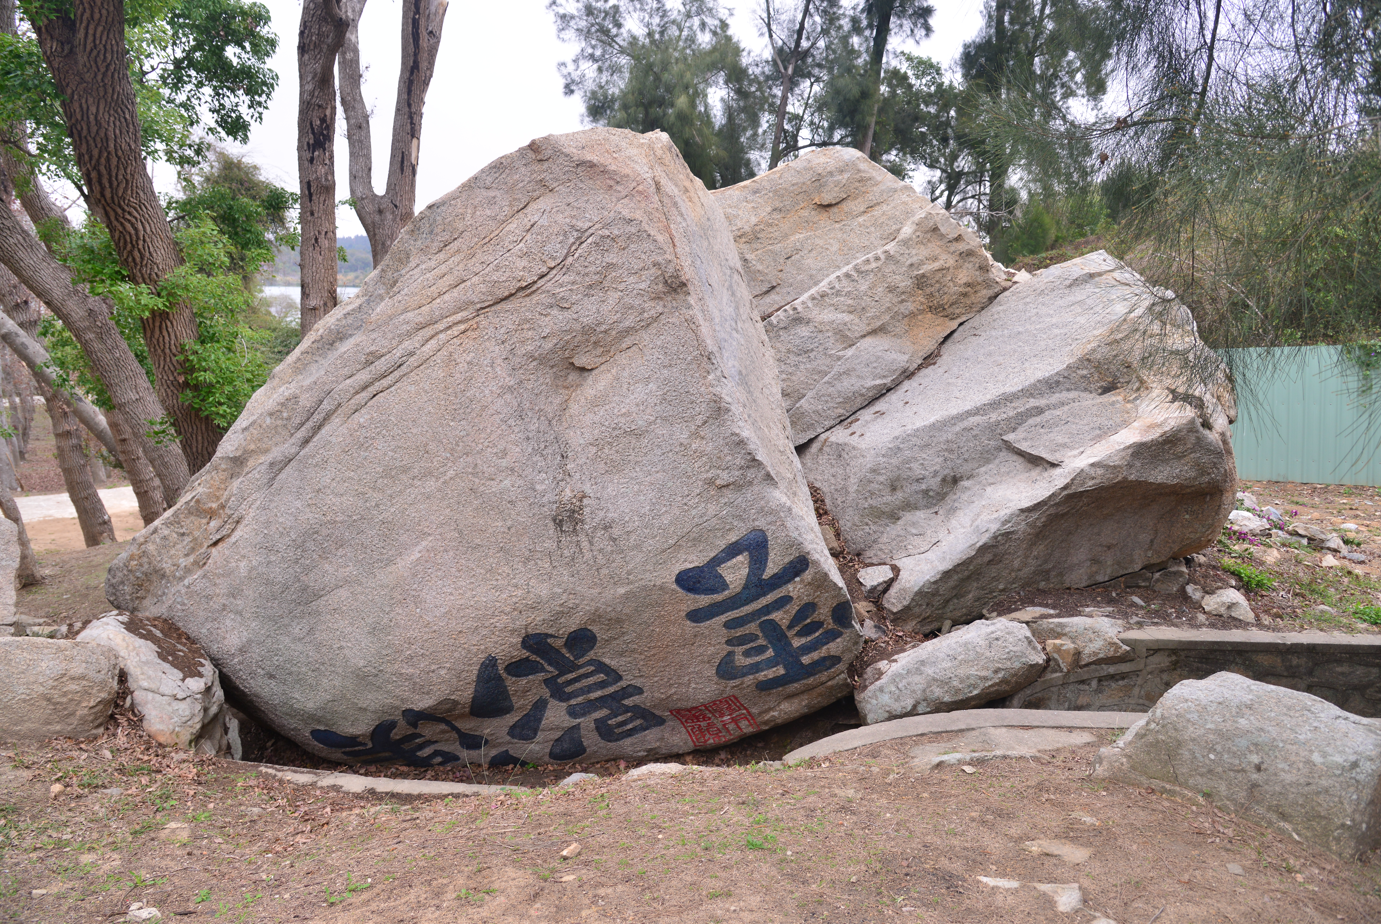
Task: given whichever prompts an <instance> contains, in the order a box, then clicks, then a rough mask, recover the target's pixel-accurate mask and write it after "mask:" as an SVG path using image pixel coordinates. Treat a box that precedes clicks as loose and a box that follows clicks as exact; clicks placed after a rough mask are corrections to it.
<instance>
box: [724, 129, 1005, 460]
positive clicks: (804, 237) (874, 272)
mask: <svg viewBox="0 0 1381 924" xmlns="http://www.w3.org/2000/svg"><path fill="white" fill-rule="evenodd" d="M715 201H716V202H717V203H718V204H719V205H721V206H722V207H723V208H724V211H725V215H726V217H727V218H728V219H729V224H730V227H731V228H732V229H733V232H734V238H735V241H736V242H737V244H738V248H739V252H740V254H741V255H742V257H743V264H744V270H745V273H746V274H747V276H748V279H749V283H750V286H751V288H752V291H753V301H754V305H755V307H756V309H757V312H758V314H759V315H760V316H761V317H762V318H763V319H764V320H763V324H764V326H765V327H766V329H767V338H768V340H769V341H770V342H771V344H772V351H773V353H774V355H775V356H776V358H777V365H778V368H779V369H780V372H781V378H782V400H783V402H784V403H785V405H786V409H787V414H788V417H789V418H790V421H791V430H792V439H793V441H794V442H795V443H796V444H798V445H799V444H801V443H804V442H806V441H807V440H809V439H810V438H811V437H813V436H815V435H817V434H819V433H821V432H823V431H824V430H827V429H829V428H830V427H832V426H834V425H835V424H837V423H839V422H840V421H841V420H844V419H845V418H846V417H848V416H849V415H850V414H852V413H853V412H854V411H856V410H858V409H859V408H860V407H862V406H863V405H864V404H866V403H868V402H869V401H871V400H872V399H873V398H876V397H877V396H878V395H880V394H882V393H883V392H885V391H887V389H889V388H891V387H892V386H894V385H896V384H897V383H898V382H900V381H901V380H902V379H904V378H905V377H906V376H907V375H909V374H910V373H911V372H912V371H914V370H915V369H916V368H917V367H918V366H920V365H921V363H922V362H924V361H925V360H926V357H928V356H930V355H931V354H932V353H933V352H934V351H935V349H936V347H938V346H939V345H940V342H941V341H942V340H943V339H944V338H945V336H947V335H948V334H949V333H950V332H951V331H953V330H954V329H955V328H956V327H957V326H959V324H960V323H961V322H963V321H964V320H965V319H967V318H970V317H972V316H973V315H975V314H977V313H978V312H979V311H981V310H982V309H983V308H984V307H985V306H987V305H988V303H990V302H991V301H992V300H993V299H994V298H996V297H997V295H998V293H1000V292H1002V291H1003V289H1005V288H1007V287H1008V286H1009V283H1008V282H1007V281H1006V278H1005V275H1004V274H1003V273H1002V271H1001V270H1000V269H998V267H997V265H996V264H994V263H993V261H992V258H991V257H989V256H988V253H987V251H985V250H984V249H983V246H982V244H981V243H980V242H979V240H978V238H977V236H975V235H974V233H973V232H972V231H970V230H968V229H967V228H964V227H962V226H961V225H960V224H959V223H958V222H956V221H954V220H953V219H952V218H950V217H949V213H948V212H946V211H945V210H944V209H943V208H940V207H939V206H937V205H934V204H933V203H931V202H930V201H929V200H928V199H926V198H925V197H924V196H922V195H920V194H919V193H917V192H916V191H915V190H914V189H913V188H912V187H911V186H909V185H908V184H906V183H903V182H902V181H901V180H898V179H897V178H896V177H894V176H892V175H891V174H890V173H888V172H887V171H885V170H883V169H882V168H881V167H879V166H878V165H877V164H874V163H872V162H871V161H870V160H868V158H866V157H864V156H863V155H862V154H860V153H859V152H858V151H855V150H853V149H849V148H825V149H823V150H819V151H815V152H812V153H810V154H807V155H806V156H804V157H801V158H799V159H797V160H794V161H791V162H789V163H786V164H783V165H782V166H780V167H778V168H777V169H775V170H772V171H771V172H769V173H765V174H763V175H762V176H760V177H756V178H754V179H752V180H749V181H747V182H746V183H741V184H739V185H737V186H731V187H729V188H728V189H723V190H719V191H718V192H716V193H715Z"/></svg>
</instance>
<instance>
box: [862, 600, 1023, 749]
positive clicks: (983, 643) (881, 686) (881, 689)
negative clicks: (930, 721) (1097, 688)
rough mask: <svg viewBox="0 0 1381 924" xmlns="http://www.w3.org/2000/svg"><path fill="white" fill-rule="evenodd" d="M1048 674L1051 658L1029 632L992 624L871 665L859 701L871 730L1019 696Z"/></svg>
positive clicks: (1005, 622)
mask: <svg viewBox="0 0 1381 924" xmlns="http://www.w3.org/2000/svg"><path fill="white" fill-rule="evenodd" d="M1044 669H1045V652H1044V651H1043V650H1042V649H1041V646H1040V645H1038V644H1037V643H1036V640H1035V639H1034V638H1032V637H1031V632H1030V631H1029V630H1028V629H1027V627H1026V626H1024V625H1022V624H1021V623H1017V622H1009V621H1008V620H1005V619H992V620H986V621H984V622H978V623H974V624H973V625H968V626H962V627H960V628H958V629H955V630H954V631H953V632H951V633H949V634H948V635H942V636H940V637H939V638H937V639H932V640H931V641H928V642H925V643H923V644H921V645H918V646H916V647H915V648H911V649H909V650H907V651H904V652H902V653H901V654H899V655H895V656H894V657H892V658H889V659H887V660H886V661H879V662H877V663H875V664H870V665H868V667H867V668H866V669H865V670H864V672H863V677H862V683H861V684H860V685H859V688H858V692H857V693H855V694H854V701H855V702H856V703H857V705H858V712H859V715H861V716H862V717H863V721H864V723H865V724H867V725H872V724H873V723H875V722H883V721H886V720H887V719H897V718H901V717H902V716H908V715H925V714H926V713H930V712H953V711H954V710H956V709H969V708H971V707H973V706H980V705H982V704H983V703H986V702H988V701H990V700H994V699H997V698H998V697H1000V696H1006V695H1007V694H1009V693H1015V692H1016V691H1017V690H1020V689H1021V688H1022V687H1024V686H1026V685H1027V684H1028V683H1030V682H1032V681H1033V680H1035V679H1036V678H1037V677H1039V676H1040V674H1041V671H1043V670H1044Z"/></svg>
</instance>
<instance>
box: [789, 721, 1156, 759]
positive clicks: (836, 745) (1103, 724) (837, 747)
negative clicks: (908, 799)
mask: <svg viewBox="0 0 1381 924" xmlns="http://www.w3.org/2000/svg"><path fill="white" fill-rule="evenodd" d="M1144 718H1146V713H1144V712H1063V711H1057V710H1053V709H961V710H959V711H958V712H942V713H936V714H932V715H912V716H907V717H906V718H904V719H892V720H891V721H888V722H879V723H877V724H876V725H865V726H863V727H862V728H853V729H850V730H849V731H846V732H840V733H839V734H837V735H830V736H829V737H828V738H821V739H820V740H819V741H816V742H813V743H811V744H808V745H806V746H805V747H803V748H797V749H796V750H794V751H792V752H791V753H790V754H787V755H786V757H784V758H782V759H783V760H784V761H785V762H786V763H787V764H799V763H801V762H802V761H806V760H810V759H811V758H812V757H824V756H826V755H829V754H838V753H839V752H841V751H852V750H854V749H855V748H861V747H864V746H865V745H869V744H877V743H878V742H879V741H891V740H893V739H894V738H911V737H914V736H916V735H933V734H936V733H938V732H960V731H970V730H972V729H975V728H999V727H1004V726H1024V727H1029V728H1128V727H1129V726H1131V725H1133V724H1134V723H1136V722H1140V721H1141V720H1142V719H1144Z"/></svg>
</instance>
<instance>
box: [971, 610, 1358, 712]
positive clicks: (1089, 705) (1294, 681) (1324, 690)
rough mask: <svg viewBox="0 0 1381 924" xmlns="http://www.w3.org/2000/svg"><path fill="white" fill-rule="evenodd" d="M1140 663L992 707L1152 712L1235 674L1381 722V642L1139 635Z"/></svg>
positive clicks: (1037, 688)
mask: <svg viewBox="0 0 1381 924" xmlns="http://www.w3.org/2000/svg"><path fill="white" fill-rule="evenodd" d="M1119 638H1120V639H1121V640H1122V643H1123V644H1124V645H1126V646H1128V647H1129V648H1131V649H1132V650H1133V652H1134V653H1135V655H1136V657H1135V660H1132V661H1126V662H1124V663H1122V664H1106V665H1100V666H1098V667H1088V668H1083V669H1081V670H1076V671H1072V672H1070V673H1068V674H1061V675H1058V676H1054V677H1047V678H1045V679H1042V680H1038V681H1036V682H1035V683H1033V684H1031V685H1030V686H1028V687H1025V688H1024V689H1022V690H1019V691H1018V692H1016V693H1014V694H1012V695H1011V696H1009V697H1007V698H1006V699H1004V700H1002V701H1001V702H999V703H995V704H994V705H998V706H1003V707H1006V708H1009V709H1072V710H1093V711H1098V712H1146V711H1147V710H1149V709H1150V708H1151V707H1152V706H1153V705H1155V703H1156V701H1157V700H1159V699H1160V698H1161V696H1162V695H1164V693H1165V692H1166V691H1167V690H1169V689H1170V688H1171V687H1173V686H1174V685H1175V684H1177V683H1179V682H1180V681H1181V680H1202V679H1203V678H1205V677H1208V676H1210V675H1212V674H1215V673H1217V672H1218V671H1232V672H1233V673H1236V674H1241V675H1242V676H1244V677H1248V678H1250V679H1252V680H1259V681H1261V682H1263V683H1270V684H1274V685H1275V686H1280V687H1287V688H1289V689H1291V690H1302V691H1304V692H1306V693H1311V694H1313V695H1314V696H1317V697H1319V698H1321V699H1324V700H1327V701H1328V702H1330V703H1333V704H1334V705H1335V706H1338V707H1340V708H1342V709H1345V710H1347V711H1348V712H1351V713H1353V714H1355V715H1361V716H1368V717H1378V716H1381V638H1378V637H1377V636H1373V635H1341V634H1330V633H1326V632H1297V633H1268V632H1252V631H1231V632H1224V631H1219V630H1213V629H1198V630H1190V629H1184V630H1177V629H1159V628H1156V629H1138V630H1135V631H1132V632H1127V633H1124V634H1123V635H1121V636H1119Z"/></svg>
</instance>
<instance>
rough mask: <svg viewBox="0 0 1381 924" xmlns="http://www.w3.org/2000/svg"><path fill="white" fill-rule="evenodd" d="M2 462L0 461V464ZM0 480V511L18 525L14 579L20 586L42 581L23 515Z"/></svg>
mask: <svg viewBox="0 0 1381 924" xmlns="http://www.w3.org/2000/svg"><path fill="white" fill-rule="evenodd" d="M3 464H4V463H3V462H0V465H3ZM2 482H3V479H0V513H3V514H4V515H5V519H7V520H9V521H10V522H11V523H13V524H14V525H15V526H18V527H19V570H17V571H16V572H15V579H16V580H18V581H19V586H20V587H28V586H29V585H30V584H37V583H38V582H40V581H42V580H43V576H42V575H41V574H39V571H38V559H37V558H35V557H34V547H33V544H32V543H30V542H29V531H28V530H27V529H25V528H24V517H23V516H22V515H20V513H19V505H18V504H16V503H15V502H14V495H13V494H11V493H10V492H9V489H7V488H6V487H5V486H4V484H3V483H2Z"/></svg>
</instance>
